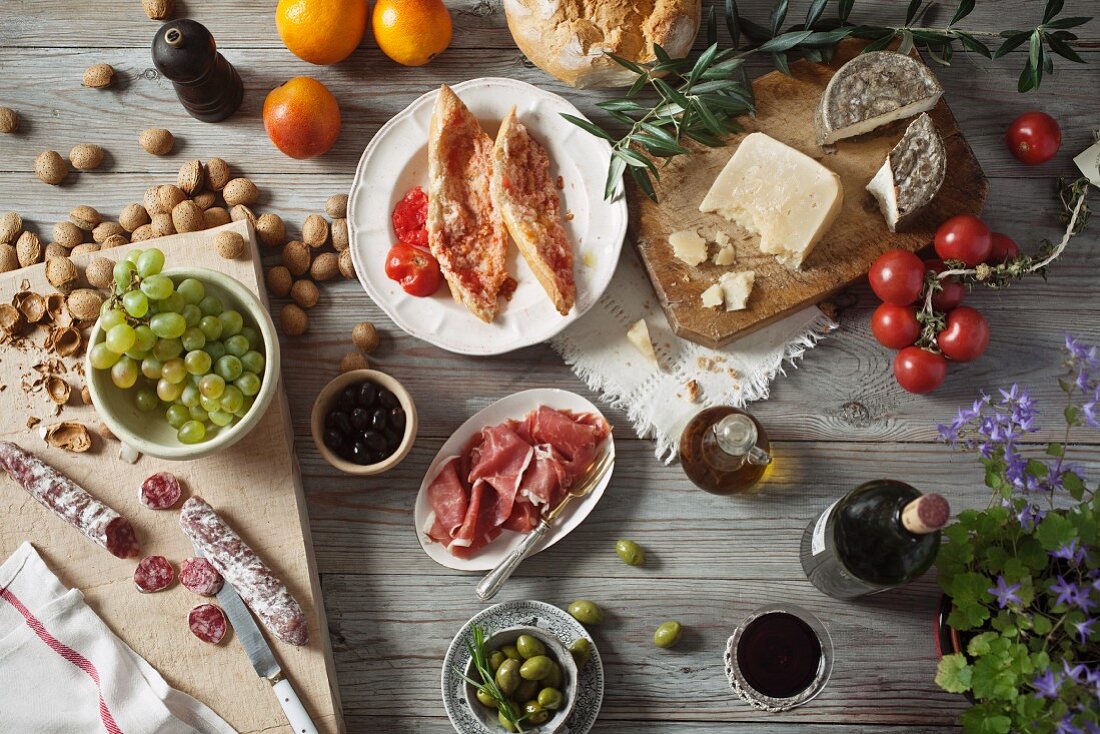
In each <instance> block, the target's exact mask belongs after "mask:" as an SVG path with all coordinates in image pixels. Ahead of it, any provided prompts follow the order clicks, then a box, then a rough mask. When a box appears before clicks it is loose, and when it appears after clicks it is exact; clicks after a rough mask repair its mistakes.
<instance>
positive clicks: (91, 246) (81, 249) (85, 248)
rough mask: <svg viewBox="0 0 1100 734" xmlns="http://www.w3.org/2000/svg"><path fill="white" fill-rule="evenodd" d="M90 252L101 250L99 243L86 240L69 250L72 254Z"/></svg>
mask: <svg viewBox="0 0 1100 734" xmlns="http://www.w3.org/2000/svg"><path fill="white" fill-rule="evenodd" d="M89 252H99V245H97V244H96V243H94V242H85V243H84V244H83V245H77V246H76V247H74V248H73V249H71V250H69V254H70V255H84V254H86V253H89Z"/></svg>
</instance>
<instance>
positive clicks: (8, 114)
mask: <svg viewBox="0 0 1100 734" xmlns="http://www.w3.org/2000/svg"><path fill="white" fill-rule="evenodd" d="M18 129H19V113H18V112H16V111H15V110H13V109H12V108H10V107H0V133H5V134H7V133H13V132H15V131H16V130H18Z"/></svg>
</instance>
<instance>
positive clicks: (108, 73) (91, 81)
mask: <svg viewBox="0 0 1100 734" xmlns="http://www.w3.org/2000/svg"><path fill="white" fill-rule="evenodd" d="M114 80H115V69H114V67H113V66H111V65H110V64H92V65H91V66H89V67H88V68H87V69H85V70H84V80H83V82H82V83H83V84H84V86H86V87H91V88H92V89H105V88H107V87H109V86H111V83H112V82H113V81H114Z"/></svg>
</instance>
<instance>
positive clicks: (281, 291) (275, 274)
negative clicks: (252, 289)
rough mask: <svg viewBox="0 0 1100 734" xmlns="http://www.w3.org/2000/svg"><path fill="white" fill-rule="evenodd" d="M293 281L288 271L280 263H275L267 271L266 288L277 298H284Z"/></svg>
mask: <svg viewBox="0 0 1100 734" xmlns="http://www.w3.org/2000/svg"><path fill="white" fill-rule="evenodd" d="M293 282H294V278H293V276H292V275H291V274H290V271H289V270H287V269H286V267H284V266H282V265H276V266H275V267H273V268H271V269H270V270H268V271H267V289H268V290H269V291H271V294H272V295H273V296H275V297H277V298H286V297H287V295H288V294H289V293H290V288H291V286H292V284H293Z"/></svg>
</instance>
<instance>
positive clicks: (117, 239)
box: [100, 233, 130, 250]
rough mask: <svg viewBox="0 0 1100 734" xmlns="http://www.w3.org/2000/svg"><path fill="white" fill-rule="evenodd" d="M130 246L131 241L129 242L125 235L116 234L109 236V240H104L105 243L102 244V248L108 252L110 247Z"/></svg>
mask: <svg viewBox="0 0 1100 734" xmlns="http://www.w3.org/2000/svg"><path fill="white" fill-rule="evenodd" d="M128 244H130V240H128V239H127V238H126V235H125V234H122V233H116V234H112V235H108V236H107V239H105V240H103V242H101V243H100V247H101V248H102V249H104V250H106V249H107V248H109V247H119V246H121V245H128Z"/></svg>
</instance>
